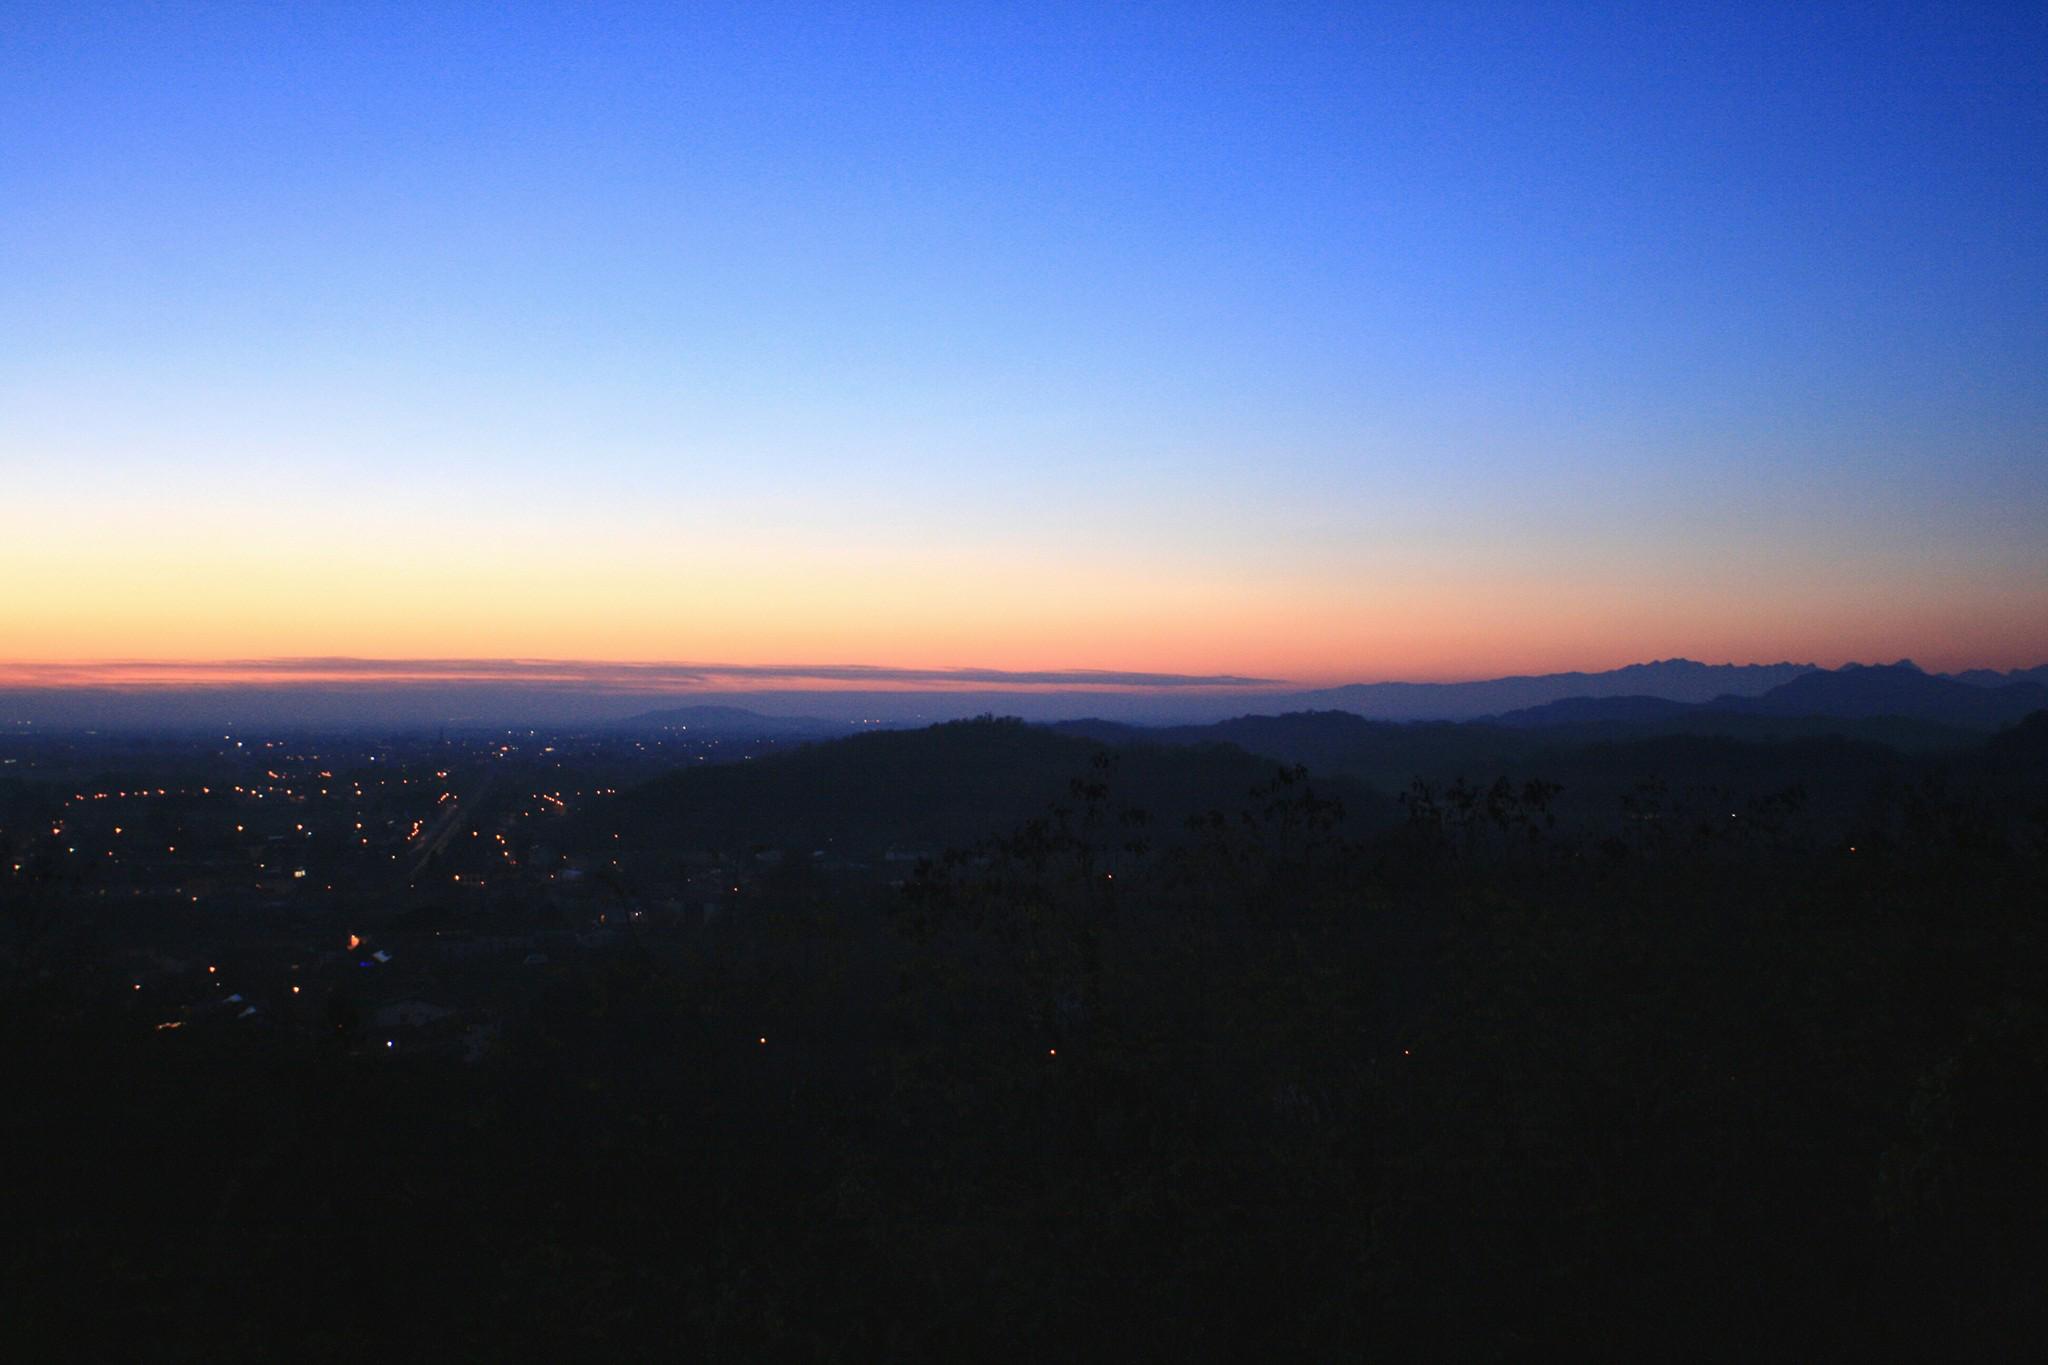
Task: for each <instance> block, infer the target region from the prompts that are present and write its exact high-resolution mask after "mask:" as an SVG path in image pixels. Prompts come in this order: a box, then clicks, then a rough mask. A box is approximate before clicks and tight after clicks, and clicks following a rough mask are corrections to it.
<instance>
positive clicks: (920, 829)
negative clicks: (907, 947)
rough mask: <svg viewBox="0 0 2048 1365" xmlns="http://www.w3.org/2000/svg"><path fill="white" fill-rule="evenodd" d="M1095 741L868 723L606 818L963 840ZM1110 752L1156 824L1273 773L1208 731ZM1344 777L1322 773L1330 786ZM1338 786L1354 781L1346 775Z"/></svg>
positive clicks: (1045, 800)
mask: <svg viewBox="0 0 2048 1365" xmlns="http://www.w3.org/2000/svg"><path fill="white" fill-rule="evenodd" d="M1139 734H1141V735H1142V737H1143V738H1144V739H1145V740H1153V739H1154V736H1153V735H1152V734H1151V733H1150V732H1139ZM1137 737H1138V735H1133V736H1131V737H1130V738H1133V739H1135V738H1137ZM1112 742H1114V741H1112ZM1104 747H1105V746H1104V743H1102V742H1099V741H1098V740H1097V739H1096V738H1094V737H1089V736H1083V735H1075V734H1063V733H1058V732H1056V731H1054V730H1051V729H1048V728H1046V727H1043V726H1032V725H1026V724H1025V723H1024V722H1022V721H1018V720H995V719H986V718H985V719H981V720H969V721H952V722H948V723H946V724H942V725H934V726H931V727H929V728H926V729H922V730H894V731H881V732H872V733H867V734H860V735H853V736H850V737H848V738H845V739H840V740H832V741H828V742H824V743H819V744H813V745H809V746H806V747H804V748H802V749H798V750H793V751H791V752H788V753H782V754H776V755H773V756H770V757H766V758H761V759H756V760H752V761H749V762H744V763H733V764H724V765H719V766H710V765H707V766H705V767H703V768H698V769H685V770H683V771H681V772H678V773H676V774H674V775H672V776H670V777H665V778H661V779H658V780H656V781H654V782H652V783H649V784H648V785H647V786H645V787H642V788H640V789H638V790H635V791H631V792H628V793H626V794H625V795H623V796H622V797H620V798H619V800H618V802H617V803H616V805H615V807H614V808H613V812H612V813H611V814H609V815H608V816H607V818H610V819H614V820H615V822H616V824H617V826H618V829H619V832H620V833H621V834H622V835H623V836H624V837H625V838H627V839H642V840H653V841H663V842H670V843H673V842H675V841H678V840H680V841H682V842H683V843H684V844H687V845H691V846H707V847H717V846H721V845H731V844H735V843H786V844H790V845H792V846H796V845H803V846H805V847H817V846H822V845H823V844H824V843H826V842H827V841H837V842H838V843H839V844H840V845H841V846H846V845H852V846H856V847H863V848H867V849H869V850H873V849H876V848H880V847H883V846H895V847H937V846H942V845H944V844H946V843H959V844H966V843H972V842H973V841H975V840H977V839H979V838H981V837H983V836H985V835H987V834H988V833H990V832H991V831H995V830H1001V829H1007V828H1011V827H1014V826H1016V825H1018V824H1021V823H1023V822H1025V821H1027V820H1031V819H1034V818H1037V817H1039V816H1041V815H1043V814H1045V813H1046V811H1047V810H1048V809H1049V808H1051V807H1053V806H1055V805H1059V804H1072V802H1073V800H1074V796H1073V791H1072V784H1073V782H1074V780H1075V779H1076V778H1089V777H1093V776H1096V775H1098V774H1097V770H1096V768H1095V766H1094V760H1095V758H1096V756H1097V755H1098V754H1100V753H1102V752H1103V751H1104ZM1113 753H1114V763H1113V765H1112V767H1111V768H1110V769H1108V770H1107V771H1106V772H1104V773H1101V774H1099V775H1100V777H1101V780H1103V781H1104V782H1106V783H1107V785H1108V787H1109V792H1110V798H1111V799H1112V801H1113V802H1115V803H1116V804H1117V805H1118V806H1119V807H1120V808H1122V807H1137V808H1139V809H1142V810H1144V811H1146V812H1147V814H1148V816H1149V817H1151V819H1150V825H1151V827H1152V828H1153V829H1154V830H1155V831H1165V832H1166V833H1169V834H1170V833H1171V832H1172V831H1173V830H1174V829H1176V828H1177V827H1178V826H1179V825H1180V824H1181V823H1182V822H1183V821H1184V820H1185V819H1186V817H1187V816H1189V815H1192V814H1196V813H1198V812H1200V811H1203V810H1207V809H1211V808H1215V807H1231V806H1235V805H1238V804H1241V803H1242V802H1243V800H1244V798H1245V794H1246V792H1248V791H1249V790H1251V789H1252V788H1253V787H1256V786H1258V785H1260V784H1261V783H1263V782H1267V781H1270V780H1271V779H1272V777H1273V775H1274V772H1275V764H1274V763H1273V762H1272V761H1271V760H1270V759H1267V758H1261V757H1255V756H1253V755H1252V754H1250V753H1248V752H1246V751H1245V750H1244V749H1242V748H1237V747H1233V746H1231V745H1228V744H1225V743H1220V742H1217V737H1213V736H1212V737H1211V738H1210V740H1209V742H1207V743H1205V744H1202V745H1200V746H1197V747H1192V748H1182V747H1169V746H1168V745H1166V744H1162V743H1159V742H1151V743H1128V742H1126V743H1117V744H1116V747H1115V748H1114V750H1113ZM1347 785H1348V784H1342V783H1339V784H1335V788H1333V794H1343V793H1341V792H1338V791H1336V788H1343V787H1346V786H1347ZM1347 799H1350V800H1354V801H1363V800H1365V799H1366V794H1365V793H1363V792H1361V791H1359V790H1357V789H1356V788H1350V789H1349V795H1348V797H1347ZM1155 837H1157V836H1156V835H1155Z"/></svg>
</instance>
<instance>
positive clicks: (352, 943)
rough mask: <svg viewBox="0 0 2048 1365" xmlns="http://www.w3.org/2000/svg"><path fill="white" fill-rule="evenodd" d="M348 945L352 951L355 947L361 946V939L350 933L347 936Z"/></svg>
mask: <svg viewBox="0 0 2048 1365" xmlns="http://www.w3.org/2000/svg"><path fill="white" fill-rule="evenodd" d="M348 946H349V951H350V952H354V951H355V950H356V949H358V948H360V947H362V946H363V940H362V939H361V938H360V937H358V936H357V935H355V934H350V935H349V936H348Z"/></svg>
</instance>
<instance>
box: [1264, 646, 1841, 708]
mask: <svg viewBox="0 0 2048 1365" xmlns="http://www.w3.org/2000/svg"><path fill="white" fill-rule="evenodd" d="M1818 670H1819V665H1818V664H1793V663H1776V664H1703V663H1696V662H1695V661H1693V660H1691V659H1660V660H1658V661H1656V662H1654V663H1647V664H1629V665H1628V666H1626V667H1624V668H1614V669H1609V670H1607V671H1606V672H1604V673H1541V674H1534V675H1529V676H1521V677H1511V678H1489V679H1486V680H1484V681H1481V682H1458V683H1409V682H1382V683H1351V684H1348V685H1346V686H1343V687H1329V688H1323V689H1320V690H1317V691H1312V692H1296V693H1291V694H1289V695H1287V696H1285V697H1280V698H1274V699H1273V700H1275V701H1279V702H1284V703H1285V705H1284V707H1282V708H1281V709H1285V710H1290V711H1292V710H1306V711H1352V712H1356V713H1357V714H1359V715H1361V716H1370V717H1372V718H1373V719H1374V720H1478V719H1480V718H1481V717H1484V716H1495V715H1499V714H1501V713H1502V712H1506V711H1515V710H1520V709H1525V708H1528V707H1532V706H1542V705H1545V704H1547V703H1549V702H1554V701H1564V700H1566V699H1568V698H1574V697H1661V698H1664V699H1666V700H1669V701H1685V702H1705V701H1712V700H1713V699H1714V698H1716V697H1727V696H1734V697H1754V696H1760V695H1762V694H1763V693H1765V692H1768V691H1770V690H1771V689H1772V688H1774V687H1779V686H1782V685H1783V684H1785V683H1788V682H1791V681H1792V680H1793V679H1794V678H1797V677H1800V676H1802V675H1804V674H1807V673H1813V672H1816V671H1818Z"/></svg>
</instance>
